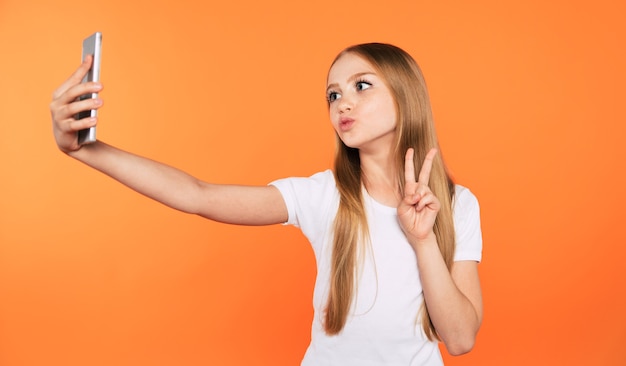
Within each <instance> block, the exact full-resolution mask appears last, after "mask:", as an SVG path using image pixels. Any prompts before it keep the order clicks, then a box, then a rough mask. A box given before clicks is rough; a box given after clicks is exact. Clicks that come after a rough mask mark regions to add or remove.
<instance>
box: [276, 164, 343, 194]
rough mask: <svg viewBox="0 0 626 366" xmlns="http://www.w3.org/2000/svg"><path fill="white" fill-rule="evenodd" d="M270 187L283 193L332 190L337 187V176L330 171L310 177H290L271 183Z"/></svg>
mask: <svg viewBox="0 0 626 366" xmlns="http://www.w3.org/2000/svg"><path fill="white" fill-rule="evenodd" d="M270 185H273V186H276V187H277V188H278V189H279V190H281V191H283V190H286V189H296V190H301V189H305V190H310V189H320V188H327V187H328V188H330V187H335V176H334V174H333V172H332V171H331V170H330V169H328V170H324V171H322V172H318V173H315V174H313V175H311V176H309V177H289V178H283V179H278V180H275V181H273V182H271V183H270Z"/></svg>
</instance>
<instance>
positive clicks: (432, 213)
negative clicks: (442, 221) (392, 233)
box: [398, 148, 441, 245]
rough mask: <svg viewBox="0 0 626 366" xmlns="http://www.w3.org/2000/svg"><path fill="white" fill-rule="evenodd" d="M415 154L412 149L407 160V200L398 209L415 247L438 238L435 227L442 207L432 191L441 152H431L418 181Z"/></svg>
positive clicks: (402, 225) (402, 222) (405, 163)
mask: <svg viewBox="0 0 626 366" xmlns="http://www.w3.org/2000/svg"><path fill="white" fill-rule="evenodd" d="M413 154H414V150H413V149H412V148H410V149H408V150H407V152H406V156H405V158H404V179H405V183H404V198H403V199H402V201H400V205H399V206H398V219H399V221H400V226H401V227H402V230H403V231H404V234H405V235H406V236H407V239H408V240H409V243H411V244H412V245H415V244H417V243H419V242H421V241H423V240H425V239H428V238H430V237H433V236H434V232H433V226H434V224H435V219H436V218H437V213H438V212H439V209H440V208H441V203H440V202H439V200H438V199H437V197H435V195H434V194H433V192H432V191H431V190H430V188H429V187H428V180H429V179H430V171H431V169H432V166H433V159H434V158H435V155H437V149H431V150H430V151H429V152H428V154H427V155H426V158H425V159H424V164H422V169H421V170H420V173H419V178H418V180H417V181H415V168H414V166H413Z"/></svg>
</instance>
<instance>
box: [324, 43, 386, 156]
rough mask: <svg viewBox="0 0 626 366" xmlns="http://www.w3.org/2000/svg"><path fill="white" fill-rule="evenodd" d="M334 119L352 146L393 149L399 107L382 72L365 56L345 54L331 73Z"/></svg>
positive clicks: (329, 94)
mask: <svg viewBox="0 0 626 366" xmlns="http://www.w3.org/2000/svg"><path fill="white" fill-rule="evenodd" d="M326 97H327V99H328V103H329V113H330V120H331V122H332V124H333V127H334V128H335V131H337V134H338V135H339V138H341V141H343V143H344V144H346V145H347V146H349V147H352V148H357V149H359V150H361V151H362V152H363V151H365V150H375V149H384V150H385V151H388V150H389V147H390V146H391V144H393V142H394V139H395V133H396V108H395V103H394V99H393V96H392V94H391V91H390V90H389V88H388V87H387V86H386V85H385V83H384V82H383V79H382V76H381V75H380V74H379V73H378V72H377V71H376V70H375V69H374V67H372V65H371V64H370V63H369V62H367V61H366V60H365V59H363V58H362V57H360V56H358V55H356V54H353V53H347V54H344V55H342V56H341V57H340V58H339V59H338V60H337V61H336V62H335V63H334V64H333V66H332V67H331V69H330V71H329V73H328V87H327V90H326Z"/></svg>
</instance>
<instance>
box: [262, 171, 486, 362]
mask: <svg viewBox="0 0 626 366" xmlns="http://www.w3.org/2000/svg"><path fill="white" fill-rule="evenodd" d="M271 184H272V185H274V186H275V187H277V188H278V189H279V190H280V192H281V194H282V196H283V199H284V200H285V203H286V205H287V209H288V211H289V219H288V221H287V223H286V224H291V225H295V226H297V227H299V228H300V229H301V230H302V232H303V233H304V235H305V236H306V237H307V238H308V239H309V241H310V242H311V245H312V246H313V250H314V252H315V258H316V261H317V278H316V281H315V288H314V293H313V307H314V318H313V325H312V329H311V344H310V345H309V348H308V349H307V351H306V354H305V356H304V359H303V361H302V365H303V366H311V365H315V366H318V365H324V366H331V365H340V366H350V365H355V366H368V365H402V366H407V365H412V366H414V365H442V364H443V361H442V359H441V354H440V352H439V347H438V345H437V343H436V342H431V341H429V340H428V339H427V338H426V336H425V335H424V333H423V331H422V325H421V321H420V319H418V315H419V310H420V306H421V305H422V303H423V293H422V286H421V283H420V279H419V273H418V267H417V261H416V258H415V252H414V251H413V248H411V245H410V244H409V243H408V241H407V240H406V236H405V235H404V233H403V232H402V229H401V228H400V224H399V223H398V220H397V213H396V208H395V207H389V206H384V205H382V204H380V203H378V202H376V201H375V200H374V199H372V198H371V197H370V196H369V195H368V194H367V192H366V191H365V190H363V192H364V203H365V208H366V213H367V217H368V225H369V233H370V238H371V246H368V247H367V249H365V252H364V256H363V257H364V261H363V265H362V266H361V267H359V274H358V276H357V277H358V278H357V287H356V291H355V298H354V299H353V302H352V308H351V311H350V314H349V315H348V319H347V322H346V324H345V326H344V328H343V330H342V331H341V332H340V333H339V334H338V335H334V336H328V335H327V334H326V333H325V332H324V325H323V321H324V310H325V307H326V302H327V296H328V290H329V284H330V268H331V261H330V259H331V255H332V246H333V242H332V239H333V236H332V230H333V220H334V218H335V214H336V212H337V208H338V206H339V192H338V190H337V188H336V186H335V179H334V175H333V173H332V171H330V170H326V171H324V172H320V173H317V174H315V175H313V176H311V177H309V178H286V179H281V180H277V181H274V182H272V183H271ZM454 224H455V230H456V252H455V255H454V260H455V261H460V260H472V261H478V262H479V261H480V260H481V254H482V235H481V231H480V214H479V207H478V201H477V200H476V197H475V196H474V195H473V194H472V193H471V192H470V191H469V190H468V189H467V188H465V187H462V186H460V185H457V186H456V194H455V200H454Z"/></svg>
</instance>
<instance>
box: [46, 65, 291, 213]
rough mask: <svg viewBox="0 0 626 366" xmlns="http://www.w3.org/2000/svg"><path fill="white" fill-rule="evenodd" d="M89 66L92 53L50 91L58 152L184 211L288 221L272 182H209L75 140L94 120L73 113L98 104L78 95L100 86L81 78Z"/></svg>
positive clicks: (96, 144)
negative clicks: (80, 131) (66, 78)
mask: <svg viewBox="0 0 626 366" xmlns="http://www.w3.org/2000/svg"><path fill="white" fill-rule="evenodd" d="M90 66H91V57H88V58H86V59H85V61H84V62H83V63H82V64H81V66H80V67H79V68H78V69H77V70H76V71H75V72H74V74H72V75H71V76H70V77H69V79H68V80H66V81H65V82H64V83H63V84H62V85H61V86H60V87H59V88H58V89H57V90H56V91H55V92H54V94H53V100H52V102H51V103H50V112H51V115H52V127H53V132H54V137H55V140H56V143H57V146H58V147H59V149H60V150H61V151H63V152H64V153H66V154H68V155H70V156H72V157H73V158H75V159H77V160H79V161H81V162H83V163H85V164H87V165H88V166H90V167H92V168H94V169H97V170H99V171H101V172H103V173H104V174H106V175H108V176H110V177H112V178H114V179H116V180H117V181H119V182H121V183H122V184H124V185H126V186H128V187H130V188H132V189H133V190H135V191H137V192H139V193H141V194H143V195H146V196H148V197H150V198H152V199H154V200H156V201H159V202H161V203H163V204H165V205H167V206H169V207H172V208H175V209H177V210H180V211H183V212H187V213H193V214H197V215H200V216H203V217H206V218H208V219H211V220H215V221H220V222H226V223H231V224H241V225H269V224H277V223H282V222H285V221H287V216H288V213H287V208H286V206H285V203H284V201H283V199H282V196H281V194H280V192H279V191H278V189H277V188H275V187H273V186H258V187H252V186H240V185H218V184H210V183H206V182H203V181H200V180H198V179H196V178H194V177H192V176H191V175H189V174H187V173H185V172H182V171H180V170H178V169H176V168H173V167H171V166H168V165H165V164H162V163H159V162H156V161H154V160H151V159H147V158H144V157H141V156H138V155H135V154H132V153H129V152H126V151H123V150H120V149H118V148H115V147H113V146H110V145H107V144H105V143H103V142H100V141H97V142H95V143H93V144H89V145H84V146H81V145H79V144H78V141H77V131H79V130H81V129H84V128H89V127H92V126H95V125H96V123H97V119H96V118H90V117H87V118H83V119H81V120H77V119H75V116H76V115H77V113H78V112H81V111H84V110H89V109H98V108H100V107H101V106H102V100H101V99H99V98H97V99H86V100H82V101H78V100H77V98H78V97H79V96H80V95H83V94H87V93H94V92H99V91H100V90H102V85H101V84H100V83H84V84H83V83H81V80H82V78H83V76H84V75H85V74H86V73H87V71H88V70H89V67H90Z"/></svg>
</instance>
